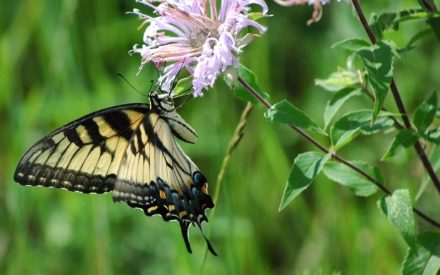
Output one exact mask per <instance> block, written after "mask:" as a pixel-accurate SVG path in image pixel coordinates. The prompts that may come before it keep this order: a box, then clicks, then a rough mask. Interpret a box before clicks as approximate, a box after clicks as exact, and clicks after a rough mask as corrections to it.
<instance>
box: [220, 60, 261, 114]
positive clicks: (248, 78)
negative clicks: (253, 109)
mask: <svg viewBox="0 0 440 275" xmlns="http://www.w3.org/2000/svg"><path fill="white" fill-rule="evenodd" d="M238 74H239V76H240V77H241V78H242V79H243V80H244V81H245V82H246V83H247V84H249V85H250V86H251V87H252V88H253V89H254V90H255V91H256V92H257V93H258V94H259V95H260V96H262V97H263V98H264V99H266V100H269V94H267V93H266V92H264V91H263V89H261V87H260V85H259V84H258V79H257V77H256V75H255V74H254V72H252V71H251V70H249V69H248V68H247V67H245V66H244V65H242V64H240V65H239V67H238ZM225 82H226V84H228V85H229V87H231V88H232V89H233V91H234V94H235V96H236V97H238V98H239V99H241V100H244V101H249V102H251V103H252V104H253V105H255V106H259V107H262V105H261V103H260V102H259V101H258V100H257V99H256V98H255V97H254V96H253V95H251V94H250V93H249V92H248V91H247V90H246V89H245V88H244V87H243V85H241V84H240V83H238V84H237V83H235V81H230V80H229V79H228V78H225Z"/></svg>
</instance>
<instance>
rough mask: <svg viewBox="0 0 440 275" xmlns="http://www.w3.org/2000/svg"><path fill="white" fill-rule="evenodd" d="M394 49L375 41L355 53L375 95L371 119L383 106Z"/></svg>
mask: <svg viewBox="0 0 440 275" xmlns="http://www.w3.org/2000/svg"><path fill="white" fill-rule="evenodd" d="M394 52H395V49H393V46H392V45H391V44H389V43H385V42H383V41H379V42H377V43H376V44H375V45H373V46H371V47H363V48H360V49H359V50H358V51H357V52H356V53H357V54H358V56H359V57H360V58H361V60H362V62H363V64H364V66H365V69H366V71H367V78H368V83H369V84H370V85H371V88H372V90H373V92H374V95H375V97H376V98H375V101H374V111H373V121H374V120H376V117H377V115H378V114H379V112H380V110H381V109H382V107H383V104H384V101H385V97H386V96H387V93H388V89H389V86H390V83H391V78H392V76H393V58H394V54H393V53H394Z"/></svg>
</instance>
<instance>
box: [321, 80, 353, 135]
mask: <svg viewBox="0 0 440 275" xmlns="http://www.w3.org/2000/svg"><path fill="white" fill-rule="evenodd" d="M359 95H361V90H360V89H353V88H345V89H342V90H340V91H338V92H336V93H335V94H334V95H333V96H332V97H331V98H330V99H329V101H328V102H327V105H326V106H325V110H324V123H325V127H324V129H325V128H327V126H328V124H329V123H330V121H331V120H332V118H333V117H334V116H335V114H336V112H337V111H338V110H339V109H340V108H341V107H342V105H344V103H345V102H346V101H347V100H348V99H349V98H351V97H353V96H359Z"/></svg>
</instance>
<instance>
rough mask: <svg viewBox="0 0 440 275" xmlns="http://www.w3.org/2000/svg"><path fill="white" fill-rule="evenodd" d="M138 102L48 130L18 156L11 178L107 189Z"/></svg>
mask: <svg viewBox="0 0 440 275" xmlns="http://www.w3.org/2000/svg"><path fill="white" fill-rule="evenodd" d="M148 111H149V109H148V107H147V105H144V104H130V105H121V106H117V107H113V108H108V109H105V110H101V111H98V112H95V113H92V114H90V115H87V116H85V117H82V118H80V119H78V120H75V121H73V122H71V123H69V124H67V125H66V126H64V127H62V128H60V129H58V130H56V131H54V132H53V133H51V134H49V135H48V136H46V137H45V138H43V139H41V140H40V141H38V142H37V143H36V144H35V145H34V146H32V148H31V149H30V150H29V151H28V152H27V153H26V154H25V155H24V156H23V158H22V159H21V161H20V163H19V165H18V166H17V169H16V171H15V175H14V178H15V181H17V182H19V183H20V184H23V185H37V186H47V187H56V188H64V189H67V190H71V191H79V192H83V193H103V192H107V191H111V190H112V189H113V185H114V182H115V179H116V174H117V173H118V170H119V167H120V163H121V161H122V159H123V158H124V155H125V151H126V149H127V146H128V144H129V141H130V139H131V137H132V135H133V132H134V131H135V129H137V127H138V125H139V124H140V123H141V121H142V119H143V118H144V115H145V113H146V112H148Z"/></svg>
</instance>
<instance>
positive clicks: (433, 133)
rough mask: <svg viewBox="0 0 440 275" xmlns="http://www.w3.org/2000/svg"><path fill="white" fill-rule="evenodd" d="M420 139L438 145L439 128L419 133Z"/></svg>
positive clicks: (439, 142)
mask: <svg viewBox="0 0 440 275" xmlns="http://www.w3.org/2000/svg"><path fill="white" fill-rule="evenodd" d="M419 134H420V135H421V137H422V138H423V139H425V140H427V141H429V142H432V143H434V144H440V127H436V128H434V129H431V130H426V131H424V132H422V133H419Z"/></svg>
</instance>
